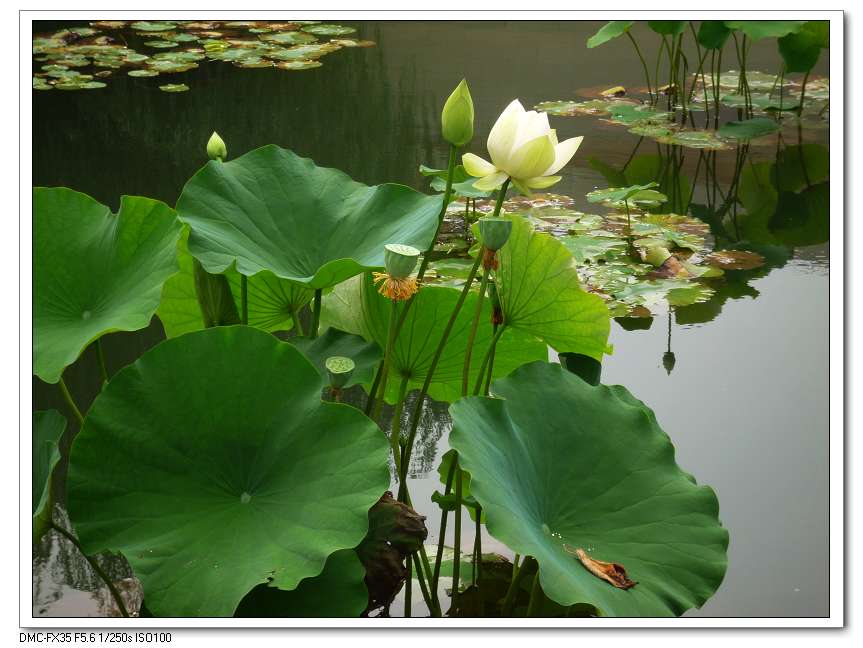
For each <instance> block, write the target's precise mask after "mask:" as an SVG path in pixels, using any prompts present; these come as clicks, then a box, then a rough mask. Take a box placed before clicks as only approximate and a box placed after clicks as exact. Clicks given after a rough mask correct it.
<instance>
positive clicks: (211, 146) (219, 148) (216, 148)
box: [207, 131, 228, 162]
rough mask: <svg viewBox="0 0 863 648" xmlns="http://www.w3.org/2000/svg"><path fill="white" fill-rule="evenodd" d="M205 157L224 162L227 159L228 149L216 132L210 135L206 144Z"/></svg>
mask: <svg viewBox="0 0 863 648" xmlns="http://www.w3.org/2000/svg"><path fill="white" fill-rule="evenodd" d="M207 155H208V156H210V159H211V160H219V161H221V162H224V161H225V160H226V159H227V158H228V147H227V146H225V140H223V139H222V138H221V137H219V134H218V133H217V132H216V131H213V134H212V135H210V140H209V141H208V142H207Z"/></svg>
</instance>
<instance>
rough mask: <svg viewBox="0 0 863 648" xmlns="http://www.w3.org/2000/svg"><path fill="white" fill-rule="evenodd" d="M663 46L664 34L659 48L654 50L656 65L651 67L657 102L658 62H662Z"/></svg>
mask: <svg viewBox="0 0 863 648" xmlns="http://www.w3.org/2000/svg"><path fill="white" fill-rule="evenodd" d="M664 48H665V36H663V37H662V43H661V44H660V46H659V49H658V50H656V65H655V66H654V67H653V82H654V84H655V85H656V101H657V102H659V64H660V62H662V50H663V49H664Z"/></svg>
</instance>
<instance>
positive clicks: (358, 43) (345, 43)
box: [330, 38, 376, 47]
mask: <svg viewBox="0 0 863 648" xmlns="http://www.w3.org/2000/svg"><path fill="white" fill-rule="evenodd" d="M330 42H331V43H333V44H334V45H338V46H340V47H374V46H375V45H376V43H375V42H374V41H371V40H354V39H352V38H333V39H332V40H330Z"/></svg>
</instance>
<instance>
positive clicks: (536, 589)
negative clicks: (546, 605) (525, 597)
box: [525, 566, 542, 617]
mask: <svg viewBox="0 0 863 648" xmlns="http://www.w3.org/2000/svg"><path fill="white" fill-rule="evenodd" d="M541 594H542V588H541V587H540V586H539V567H538V566H537V570H536V576H534V577H533V587H531V588H530V601H529V602H528V604H527V613H526V614H525V616H527V617H535V616H536V614H537V612H539V604H540V601H541V600H542V599H541V598H540V596H541Z"/></svg>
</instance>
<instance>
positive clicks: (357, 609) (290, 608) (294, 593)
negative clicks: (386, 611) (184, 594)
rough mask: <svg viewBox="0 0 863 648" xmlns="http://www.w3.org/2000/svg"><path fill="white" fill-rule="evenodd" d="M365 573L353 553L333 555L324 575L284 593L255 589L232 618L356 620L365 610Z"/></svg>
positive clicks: (262, 587) (269, 587)
mask: <svg viewBox="0 0 863 648" xmlns="http://www.w3.org/2000/svg"><path fill="white" fill-rule="evenodd" d="M365 577H366V570H365V568H364V567H363V564H362V563H361V562H360V559H359V557H358V556H357V553H356V552H355V551H354V550H353V549H342V550H341V551H337V552H335V553H334V554H333V555H331V556H330V557H329V558H327V562H326V564H325V565H324V571H323V572H321V573H320V574H319V575H317V576H314V577H312V578H305V579H303V580H302V581H300V584H299V585H298V586H297V588H296V589H293V590H290V591H287V592H286V591H285V590H283V589H279V588H278V587H273V585H272V584H267V585H258V586H257V587H255V589H253V590H252V591H251V592H249V593H248V594H247V595H246V596H245V598H244V599H243V600H242V601H241V602H240V605H239V606H238V607H237V611H236V612H235V613H234V616H235V617H300V618H321V617H358V616H360V615H361V614H362V613H363V610H365V609H366V604H367V602H368V596H369V593H368V590H367V589H366V584H365Z"/></svg>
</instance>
